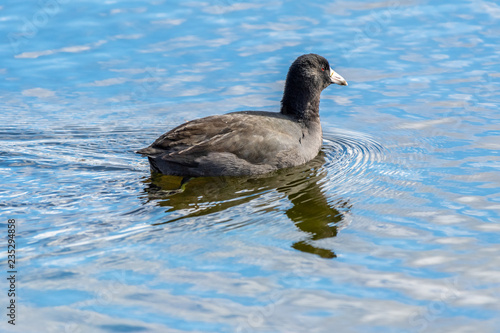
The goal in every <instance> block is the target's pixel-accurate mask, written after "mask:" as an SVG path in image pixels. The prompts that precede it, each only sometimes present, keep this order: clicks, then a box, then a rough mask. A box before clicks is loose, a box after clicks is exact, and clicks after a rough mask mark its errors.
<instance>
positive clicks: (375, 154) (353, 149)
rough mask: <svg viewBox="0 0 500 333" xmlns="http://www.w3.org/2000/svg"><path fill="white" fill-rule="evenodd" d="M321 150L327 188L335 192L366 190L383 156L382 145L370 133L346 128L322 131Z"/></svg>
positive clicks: (377, 172)
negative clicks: (326, 174)
mask: <svg viewBox="0 0 500 333" xmlns="http://www.w3.org/2000/svg"><path fill="white" fill-rule="evenodd" d="M322 150H323V152H324V153H325V155H326V157H325V161H326V162H325V164H324V165H323V167H324V168H325V169H326V171H327V172H328V176H327V177H325V180H326V181H327V184H324V186H326V187H328V188H336V192H337V193H339V194H343V193H348V192H349V193H352V192H353V191H355V192H360V191H366V190H369V189H373V188H372V184H374V183H375V182H374V181H373V179H374V178H375V176H376V175H377V174H380V168H378V165H380V163H381V162H382V161H384V160H385V151H386V150H385V148H384V147H383V146H382V145H381V144H380V143H378V142H377V141H376V140H374V139H373V138H372V137H370V136H368V135H366V134H363V133H359V132H354V131H348V130H340V129H335V130H328V131H325V132H324V133H323V148H322Z"/></svg>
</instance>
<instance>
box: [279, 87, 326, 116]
mask: <svg viewBox="0 0 500 333" xmlns="http://www.w3.org/2000/svg"><path fill="white" fill-rule="evenodd" d="M320 94H321V92H311V91H307V90H306V89H291V88H289V87H285V92H284V93H283V99H282V100H281V110H280V112H281V113H282V114H284V115H287V116H292V117H295V118H297V119H299V120H301V121H305V122H309V121H317V120H319V99H320Z"/></svg>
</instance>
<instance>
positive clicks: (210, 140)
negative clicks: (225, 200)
mask: <svg viewBox="0 0 500 333" xmlns="http://www.w3.org/2000/svg"><path fill="white" fill-rule="evenodd" d="M332 83H336V84H339V85H344V86H346V85H347V82H346V81H345V79H344V78H343V77H342V76H340V75H339V74H337V73H335V72H334V71H333V70H332V69H331V68H330V65H329V63H328V61H327V60H326V59H325V58H323V57H322V56H319V55H317V54H305V55H302V56H300V57H298V58H297V59H296V60H295V61H294V62H293V63H292V65H291V66H290V69H289V71H288V75H287V77H286V83H285V92H284V93H283V99H282V100H281V111H280V112H279V113H276V112H264V111H240V112H232V113H228V114H225V115H217V116H210V117H205V118H201V119H196V120H192V121H189V122H187V123H184V124H182V125H180V126H177V127H176V128H174V129H172V130H171V131H169V132H167V133H165V134H163V135H162V136H160V137H159V138H158V139H157V140H156V141H155V142H153V144H152V145H151V146H149V147H147V148H144V149H141V150H138V151H137V153H139V154H142V155H145V156H147V157H148V159H149V163H150V165H151V170H152V171H154V172H161V173H163V174H166V175H175V176H186V177H197V176H249V175H256V174H263V173H267V172H270V171H274V170H277V169H282V168H288V167H293V166H297V165H301V164H304V163H306V162H307V161H310V160H311V159H313V158H314V157H315V156H316V155H317V154H318V152H319V150H320V148H321V142H322V132H321V124H320V120H319V98H320V94H321V91H322V90H323V89H325V88H326V87H328V86H329V85H330V84H332Z"/></svg>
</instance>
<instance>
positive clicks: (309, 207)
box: [144, 152, 350, 258]
mask: <svg viewBox="0 0 500 333" xmlns="http://www.w3.org/2000/svg"><path fill="white" fill-rule="evenodd" d="M324 163H325V155H324V153H323V152H321V153H320V154H319V155H318V156H317V157H316V158H315V159H313V160H312V161H310V162H309V163H307V164H305V165H302V166H300V167H295V168H291V169H285V170H280V171H277V172H275V173H273V174H271V175H269V174H268V175H262V176H252V177H200V178H193V179H191V180H190V181H189V182H188V183H187V184H185V185H184V186H183V191H179V190H177V189H178V188H179V186H180V185H181V181H182V178H181V177H174V176H165V175H161V174H157V173H153V174H152V175H151V178H149V179H147V180H146V181H144V183H145V185H146V186H145V189H144V190H145V192H146V193H147V196H146V197H147V200H148V201H151V200H152V201H155V202H157V203H158V204H159V205H160V206H163V207H167V210H166V212H167V213H172V212H175V211H180V210H184V211H185V212H183V213H185V214H183V215H182V216H180V217H173V218H170V219H168V220H167V221H165V222H162V223H158V224H167V223H172V222H175V221H180V220H184V219H187V218H196V217H201V216H204V215H208V214H212V213H216V212H220V211H223V210H225V209H228V208H231V207H234V206H238V205H244V204H246V203H248V202H250V201H252V200H254V199H255V198H258V197H260V196H261V195H263V194H264V193H268V192H269V191H270V190H274V191H277V192H279V193H282V194H284V195H286V197H287V198H288V200H289V201H290V202H291V203H292V207H290V208H287V209H284V210H285V214H286V216H288V217H289V218H290V220H292V221H293V222H294V223H295V225H296V226H297V228H299V229H300V230H301V231H303V232H304V233H306V235H307V237H306V238H305V239H304V240H302V241H298V242H295V243H294V244H292V247H293V248H294V249H296V250H299V251H302V252H307V253H312V254H316V255H318V256H320V257H322V258H335V257H336V255H335V253H334V252H333V251H331V250H329V249H324V248H320V247H317V246H315V244H314V241H316V240H320V239H324V238H331V237H335V236H336V235H337V232H338V227H339V225H340V224H341V222H342V221H343V220H344V219H345V214H346V213H347V212H348V211H349V209H350V205H349V202H348V201H344V200H336V202H335V203H333V204H332V203H330V202H329V201H332V200H328V199H327V197H325V193H324V191H323V190H322V188H321V186H320V184H321V183H322V180H323V179H324V178H325V176H326V174H327V172H326V170H325V169H324V168H322V165H323V164H324ZM224 223H227V222H224ZM158 224H157V225H158Z"/></svg>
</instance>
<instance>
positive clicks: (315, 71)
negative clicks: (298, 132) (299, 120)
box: [281, 53, 347, 116]
mask: <svg viewBox="0 0 500 333" xmlns="http://www.w3.org/2000/svg"><path fill="white" fill-rule="evenodd" d="M332 83H335V84H339V85H343V86H346V85H347V82H346V80H345V79H344V78H343V77H342V76H340V75H339V74H337V73H336V72H334V71H333V69H331V68H330V64H329V63H328V60H326V59H325V58H323V57H322V56H320V55H317V54H313V53H310V54H304V55H302V56H300V57H298V58H297V59H296V60H295V61H294V62H293V63H292V65H291V66H290V69H289V70H288V75H287V77H286V83H285V92H284V94H283V100H282V101H281V103H282V110H281V112H282V113H284V114H295V115H298V116H301V115H302V114H305V113H311V112H312V113H314V112H315V113H316V114H317V113H318V112H319V96H320V94H321V91H323V89H325V88H326V87H328V86H329V85H330V84H332ZM309 111H311V112H309Z"/></svg>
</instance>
